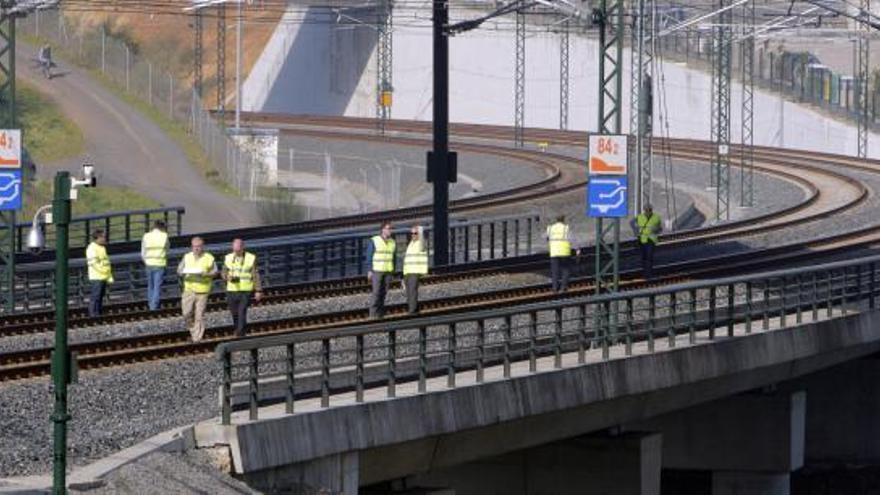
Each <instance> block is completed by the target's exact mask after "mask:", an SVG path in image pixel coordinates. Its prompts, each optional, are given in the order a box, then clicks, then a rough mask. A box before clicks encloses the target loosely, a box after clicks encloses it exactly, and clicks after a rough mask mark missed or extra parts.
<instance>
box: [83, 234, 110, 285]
mask: <svg viewBox="0 0 880 495" xmlns="http://www.w3.org/2000/svg"><path fill="white" fill-rule="evenodd" d="M86 261H87V262H88V265H89V280H94V281H97V282H113V268H112V267H111V266H110V256H108V255H107V248H105V247H104V246H102V245H100V244H98V243H97V242H92V243H90V244H89V247H88V248H86Z"/></svg>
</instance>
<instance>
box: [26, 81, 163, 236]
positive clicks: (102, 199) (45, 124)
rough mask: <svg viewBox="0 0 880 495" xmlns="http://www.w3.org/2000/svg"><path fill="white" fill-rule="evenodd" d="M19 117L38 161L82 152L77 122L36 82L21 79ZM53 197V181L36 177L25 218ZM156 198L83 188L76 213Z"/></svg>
mask: <svg viewBox="0 0 880 495" xmlns="http://www.w3.org/2000/svg"><path fill="white" fill-rule="evenodd" d="M16 98H17V102H18V120H19V125H20V126H21V129H22V135H23V139H24V147H25V149H26V150H27V152H28V154H30V156H31V159H32V160H33V161H34V162H36V163H37V167H39V166H40V164H41V163H50V162H54V161H59V160H64V159H68V158H73V157H76V156H79V155H81V154H82V153H83V150H84V149H85V139H84V138H83V135H82V131H80V129H79V127H77V126H76V124H75V123H74V122H73V121H71V120H70V119H68V118H67V117H65V116H64V114H63V113H62V112H61V109H60V108H59V107H58V105H57V104H56V103H55V102H54V101H52V99H51V98H49V97H48V96H46V95H45V94H43V93H41V92H40V91H38V90H37V89H36V88H34V87H33V86H30V85H27V84H23V83H21V82H19V83H18V88H17V94H16ZM51 200H52V182H51V181H50V180H36V181H33V182H31V183H30V184H28V185H27V186H26V187H25V197H24V208H23V210H22V213H23V217H22V218H23V219H29V218H30V217H31V216H32V215H33V214H34V212H35V211H36V209H37V208H39V207H40V206H42V205H44V204H48V203H50V202H51ZM159 206H161V205H160V204H159V203H158V202H157V201H154V200H152V199H150V198H147V197H145V196H142V195H140V194H138V193H136V192H134V191H132V190H130V189H126V188H118V187H106V186H101V187H100V188H98V189H82V190H81V191H80V194H79V198H78V199H77V200H76V201H74V203H73V214H74V215H88V214H92V213H106V212H110V211H121V210H135V209H145V208H156V207H159Z"/></svg>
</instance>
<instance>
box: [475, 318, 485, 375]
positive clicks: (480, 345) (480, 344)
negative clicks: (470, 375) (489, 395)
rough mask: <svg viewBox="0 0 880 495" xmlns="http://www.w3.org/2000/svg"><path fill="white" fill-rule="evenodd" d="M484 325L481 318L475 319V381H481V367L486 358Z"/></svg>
mask: <svg viewBox="0 0 880 495" xmlns="http://www.w3.org/2000/svg"><path fill="white" fill-rule="evenodd" d="M485 332H486V325H485V322H484V321H483V320H477V373H476V379H477V383H483V367H484V366H485V359H486V333H485Z"/></svg>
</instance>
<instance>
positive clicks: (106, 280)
mask: <svg viewBox="0 0 880 495" xmlns="http://www.w3.org/2000/svg"><path fill="white" fill-rule="evenodd" d="M86 262H87V263H88V266H89V285H90V289H91V290H90V291H89V316H91V317H96V316H101V313H103V312H104V296H105V295H106V294H107V285H108V284H112V283H113V267H112V266H111V265H110V256H108V255H107V235H106V234H105V233H104V230H102V229H97V230H95V231H94V232H92V242H91V243H89V246H88V247H87V248H86Z"/></svg>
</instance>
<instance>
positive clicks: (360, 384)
mask: <svg viewBox="0 0 880 495" xmlns="http://www.w3.org/2000/svg"><path fill="white" fill-rule="evenodd" d="M354 345H355V365H354V369H355V371H354V374H355V377H354V380H355V385H354V400H355V402H363V401H364V336H363V335H358V336H356V337H355V344H354Z"/></svg>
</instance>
